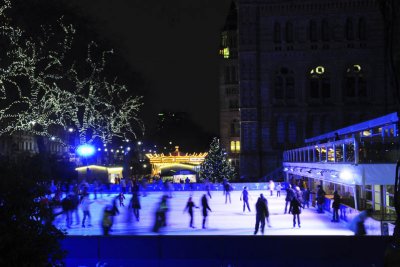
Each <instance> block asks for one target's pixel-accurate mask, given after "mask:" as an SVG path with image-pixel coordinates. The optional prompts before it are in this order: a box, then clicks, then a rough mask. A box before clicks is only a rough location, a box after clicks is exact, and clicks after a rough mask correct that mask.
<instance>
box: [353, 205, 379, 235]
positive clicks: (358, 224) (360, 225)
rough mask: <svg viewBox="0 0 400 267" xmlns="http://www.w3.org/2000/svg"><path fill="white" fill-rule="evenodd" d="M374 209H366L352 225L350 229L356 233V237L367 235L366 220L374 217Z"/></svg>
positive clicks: (355, 218)
mask: <svg viewBox="0 0 400 267" xmlns="http://www.w3.org/2000/svg"><path fill="white" fill-rule="evenodd" d="M373 212H374V211H373V209H366V210H363V211H362V212H360V214H358V215H357V216H356V217H354V219H353V220H352V221H351V223H350V229H351V230H352V231H353V232H354V234H355V235H358V236H363V235H366V234H367V231H366V230H365V225H364V223H365V220H366V219H368V218H369V217H371V216H372V214H373Z"/></svg>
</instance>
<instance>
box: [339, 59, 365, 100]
mask: <svg viewBox="0 0 400 267" xmlns="http://www.w3.org/2000/svg"><path fill="white" fill-rule="evenodd" d="M343 95H344V96H345V97H346V98H347V99H352V98H358V99H359V98H366V97H367V96H368V92H367V83H366V80H365V77H364V73H363V69H362V67H361V66H360V65H357V64H355V65H353V66H350V67H348V68H347V70H346V82H345V88H344V94H343Z"/></svg>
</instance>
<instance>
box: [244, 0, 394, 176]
mask: <svg viewBox="0 0 400 267" xmlns="http://www.w3.org/2000/svg"><path fill="white" fill-rule="evenodd" d="M384 32H385V31H384V20H383V17H382V13H381V9H380V6H379V3H378V1H374V0H326V1H319V0H301V1H300V0H299V1H295V0H264V1H260V0H239V1H238V58H239V65H238V66H239V70H240V73H239V77H240V79H239V84H240V135H241V136H240V140H241V151H240V176H241V177H244V178H248V179H252V180H258V179H260V178H262V177H264V178H268V177H271V176H273V174H274V173H276V171H277V170H279V169H280V168H281V166H282V152H283V150H288V149H291V148H294V147H296V146H299V145H300V144H302V143H303V141H304V139H305V138H307V137H311V136H316V135H320V134H322V133H325V132H329V131H332V130H333V129H338V128H341V127H345V126H347V125H351V124H354V123H355V122H359V121H365V120H368V119H371V118H374V117H377V116H380V115H383V114H387V113H389V112H393V111H397V110H398V109H399V102H398V101H399V99H398V95H396V90H395V89H394V88H393V87H392V83H391V82H389V79H388V78H387V77H388V72H389V70H388V67H387V64H385V36H384ZM275 178H276V177H275Z"/></svg>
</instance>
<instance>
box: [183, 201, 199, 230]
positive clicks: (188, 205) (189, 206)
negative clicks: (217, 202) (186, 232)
mask: <svg viewBox="0 0 400 267" xmlns="http://www.w3.org/2000/svg"><path fill="white" fill-rule="evenodd" d="M193 208H196V209H198V208H199V207H197V206H196V205H195V204H194V202H193V200H192V197H189V200H188V202H187V203H186V207H185V209H184V210H183V212H185V211H188V212H189V216H190V222H189V227H190V228H196V227H194V225H193Z"/></svg>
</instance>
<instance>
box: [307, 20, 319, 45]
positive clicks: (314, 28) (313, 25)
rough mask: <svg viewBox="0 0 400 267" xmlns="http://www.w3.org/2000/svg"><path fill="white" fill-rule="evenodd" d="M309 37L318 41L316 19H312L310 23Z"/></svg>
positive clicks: (313, 40) (312, 40)
mask: <svg viewBox="0 0 400 267" xmlns="http://www.w3.org/2000/svg"><path fill="white" fill-rule="evenodd" d="M309 35H310V36H309V37H310V41H311V42H316V41H317V39H318V37H317V23H316V22H315V21H314V20H311V21H310V24H309Z"/></svg>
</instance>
